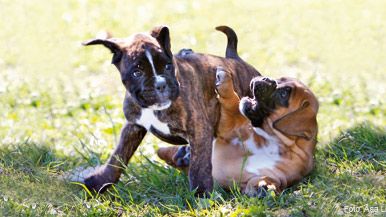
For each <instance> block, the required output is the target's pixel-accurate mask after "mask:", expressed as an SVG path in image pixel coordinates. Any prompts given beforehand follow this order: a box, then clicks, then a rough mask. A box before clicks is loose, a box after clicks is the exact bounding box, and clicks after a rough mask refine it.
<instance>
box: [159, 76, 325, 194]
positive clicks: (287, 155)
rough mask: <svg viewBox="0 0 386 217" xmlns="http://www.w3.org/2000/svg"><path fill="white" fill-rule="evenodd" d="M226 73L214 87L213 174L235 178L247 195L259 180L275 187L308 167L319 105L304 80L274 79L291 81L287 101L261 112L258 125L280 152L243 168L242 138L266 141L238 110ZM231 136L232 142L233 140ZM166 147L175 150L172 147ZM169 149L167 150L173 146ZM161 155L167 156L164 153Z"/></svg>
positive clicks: (222, 180)
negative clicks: (254, 167)
mask: <svg viewBox="0 0 386 217" xmlns="http://www.w3.org/2000/svg"><path fill="white" fill-rule="evenodd" d="M227 75H228V77H227V78H226V79H225V80H224V81H223V83H222V84H221V85H220V86H218V87H217V90H218V94H219V98H218V99H219V102H220V104H221V117H220V122H219V127H218V129H217V138H216V140H215V141H214V142H213V152H212V166H213V170H212V174H213V178H214V179H215V180H216V181H217V182H218V183H219V184H220V185H221V186H222V187H225V188H228V187H231V186H233V184H234V183H235V182H236V183H238V185H239V186H240V187H241V190H242V192H244V193H245V194H248V195H254V193H255V192H256V190H257V188H258V187H261V186H266V187H267V188H268V189H272V190H274V191H275V192H276V193H280V192H281V191H282V190H283V189H285V188H287V187H289V186H290V185H292V184H294V183H296V182H298V181H300V180H301V179H302V178H303V177H304V176H305V175H307V174H308V173H309V172H310V171H311V170H312V169H313V165H314V159H313V156H314V150H315V145H316V135H317V123H316V114H317V112H318V107H319V105H318V102H317V99H316V97H315V96H314V95H313V93H312V92H311V91H310V90H309V89H308V88H307V87H306V86H305V85H304V84H302V83H301V82H299V81H297V80H295V79H290V78H281V79H279V80H277V82H278V87H281V86H291V87H292V93H291V96H290V100H289V106H288V107H287V108H285V107H280V108H278V109H276V110H275V111H274V112H273V113H272V114H271V115H269V117H268V118H266V120H265V121H264V123H263V126H262V129H263V130H264V131H265V132H266V133H267V134H268V135H269V136H271V137H273V138H276V141H277V143H275V145H277V146H279V156H280V158H279V161H277V162H276V164H275V165H274V167H273V168H263V169H259V171H256V173H251V172H248V171H247V170H246V169H245V160H246V159H248V157H249V156H250V155H251V153H250V152H249V151H248V150H247V147H246V141H247V140H248V138H250V137H251V136H253V141H254V145H256V147H257V148H258V149H259V148H262V147H264V146H265V145H266V144H267V141H266V140H265V139H264V138H263V137H262V136H260V135H259V134H257V133H256V132H255V131H254V128H253V127H252V125H251V123H250V121H249V120H248V119H247V118H245V117H244V116H243V115H242V114H241V113H240V112H239V101H240V98H239V97H238V95H237V94H236V92H235V91H234V88H233V83H232V77H231V75H230V74H227ZM235 141H237V144H233V143H234V142H235ZM170 148H171V149H173V150H174V149H175V150H177V149H176V148H175V147H170ZM165 149H168V148H165ZM171 149H170V150H169V151H171V152H173V150H171ZM174 153H175V152H174ZM169 155H170V156H172V155H173V154H171V153H170V154H169ZM161 158H162V159H164V160H167V158H165V156H162V157H161ZM167 162H170V159H169V160H167ZM169 164H171V165H173V164H172V163H169Z"/></svg>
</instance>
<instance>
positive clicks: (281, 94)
mask: <svg viewBox="0 0 386 217" xmlns="http://www.w3.org/2000/svg"><path fill="white" fill-rule="evenodd" d="M290 92H291V89H290V88H283V89H281V90H280V92H279V97H280V98H282V99H287V98H288V97H289V95H290Z"/></svg>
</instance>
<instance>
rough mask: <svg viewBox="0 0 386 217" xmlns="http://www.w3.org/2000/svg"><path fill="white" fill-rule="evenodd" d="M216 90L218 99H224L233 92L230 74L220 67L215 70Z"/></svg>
mask: <svg viewBox="0 0 386 217" xmlns="http://www.w3.org/2000/svg"><path fill="white" fill-rule="evenodd" d="M216 90H217V93H218V94H219V95H220V97H226V96H227V95H228V94H230V93H232V91H233V82H232V74H231V73H230V72H227V71H225V70H224V68H222V67H221V66H218V67H217V69H216Z"/></svg>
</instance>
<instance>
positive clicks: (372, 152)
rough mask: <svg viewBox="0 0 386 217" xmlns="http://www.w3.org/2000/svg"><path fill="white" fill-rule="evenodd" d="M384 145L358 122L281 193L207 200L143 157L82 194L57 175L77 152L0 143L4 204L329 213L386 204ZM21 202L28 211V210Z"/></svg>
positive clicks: (218, 194) (89, 209) (381, 135)
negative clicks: (106, 185)
mask: <svg viewBox="0 0 386 217" xmlns="http://www.w3.org/2000/svg"><path fill="white" fill-rule="evenodd" d="M385 144H386V133H385V129H382V128H380V127H376V126H374V125H373V124H371V123H369V122H365V123H361V124H358V125H356V126H354V127H352V128H350V129H348V130H345V131H344V132H342V133H341V134H340V135H339V136H338V137H337V138H335V139H334V140H333V141H331V142H330V143H329V144H327V145H325V146H323V147H319V148H318V150H317V152H316V168H315V170H314V171H313V172H312V173H311V174H310V176H308V177H306V178H305V179H304V180H303V181H302V182H301V183H299V184H297V185H295V186H293V187H291V188H289V189H287V190H286V191H285V192H284V193H282V195H280V196H274V195H271V196H268V197H267V198H264V199H257V198H248V197H246V196H244V195H241V194H240V192H239V190H238V189H237V188H234V189H232V190H231V192H225V191H224V190H222V189H220V188H216V191H215V192H214V193H213V194H212V197H211V198H210V199H206V200H200V199H197V198H195V197H194V195H193V193H192V192H190V191H189V183H188V178H187V176H186V175H184V174H182V173H181V172H179V171H177V170H175V169H172V168H169V167H165V166H164V165H162V164H160V163H158V162H153V161H151V160H148V159H147V158H146V157H143V156H140V158H141V159H140V161H139V162H138V163H130V164H129V165H128V166H126V167H125V169H124V174H123V176H122V177H121V181H120V182H119V183H117V184H116V185H114V186H113V187H112V188H110V189H109V190H108V193H105V194H103V195H96V196H93V197H92V198H90V197H86V192H84V191H83V190H79V189H80V188H79V187H76V185H71V184H68V183H64V182H63V181H60V180H58V178H57V177H58V174H60V173H61V171H65V170H69V168H70V167H71V165H74V164H73V162H74V161H78V160H79V158H77V159H74V158H75V157H69V156H64V155H61V154H60V153H58V152H55V151H53V150H51V149H50V148H49V147H48V146H44V145H36V144H31V143H23V144H20V145H17V146H5V147H2V148H1V149H0V166H1V167H0V169H1V171H0V176H1V179H0V189H1V192H0V194H1V195H0V196H2V197H7V198H11V199H9V201H11V200H14V203H6V204H5V205H4V204H3V205H2V206H3V208H4V207H5V210H15V209H16V210H18V209H19V210H23V209H24V211H23V212H22V211H20V212H21V213H24V214H25V212H26V211H25V210H27V214H28V212H31V213H34V210H35V209H32V207H33V206H34V205H33V204H34V203H35V204H36V203H37V204H43V205H40V206H41V209H40V211H41V212H42V213H45V211H48V210H50V209H54V210H55V209H56V210H57V211H55V212H63V213H69V212H70V213H81V212H86V213H94V214H101V213H104V214H113V215H116V214H119V213H121V212H130V213H132V214H133V215H151V214H154V213H158V214H170V213H185V214H188V215H205V213H208V212H209V213H210V214H211V215H212V214H214V213H217V214H225V215H226V214H227V213H228V214H229V213H238V214H241V215H246V216H248V215H253V216H254V215H264V214H273V215H281V214H283V215H294V216H305V215H317V214H319V215H320V214H321V212H323V215H334V214H336V213H341V212H342V210H343V208H344V207H345V206H347V205H356V206H363V205H365V204H368V205H372V206H377V205H382V204H385V203H386V201H385V198H384V195H385V194H386V192H385V189H386V185H385V180H384V178H385V166H386V145H385ZM12 197H13V198H12ZM0 199H1V198H0ZM0 201H1V200H0ZM17 201H18V202H17ZM84 201H88V202H84ZM84 203H90V204H91V205H89V206H87V205H86V206H85V205H84ZM25 204H27V206H28V207H30V209H25ZM96 204H99V205H96ZM100 204H102V205H103V206H104V209H102V212H101V211H100V210H101V208H98V206H100ZM106 207H108V208H106ZM143 207H146V208H143ZM36 210H39V209H36ZM322 210H324V211H322ZM3 212H4V210H3ZM38 213H40V212H38ZM3 214H4V213H3ZM341 214H342V213H341ZM359 214H363V213H359ZM366 214H368V213H366Z"/></svg>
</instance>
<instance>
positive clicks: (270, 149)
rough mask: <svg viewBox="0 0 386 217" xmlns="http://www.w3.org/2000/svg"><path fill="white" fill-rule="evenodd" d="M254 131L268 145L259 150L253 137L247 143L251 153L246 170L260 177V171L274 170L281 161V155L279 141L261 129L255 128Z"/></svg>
mask: <svg viewBox="0 0 386 217" xmlns="http://www.w3.org/2000/svg"><path fill="white" fill-rule="evenodd" d="M254 130H255V132H256V133H257V134H258V135H260V136H262V137H263V138H264V139H265V140H266V145H265V146H264V147H261V148H258V147H257V146H256V144H255V141H254V139H253V136H251V137H250V138H249V139H248V140H246V141H245V145H246V148H247V149H248V151H249V152H250V153H251V155H250V156H248V159H247V162H246V166H245V169H246V170H247V171H248V172H250V173H254V174H257V175H258V174H259V170H260V169H272V168H273V167H274V166H275V164H276V162H278V161H279V160H280V155H279V145H278V141H277V139H276V138H275V137H273V136H270V135H268V134H267V133H266V132H265V131H264V130H262V129H261V128H254Z"/></svg>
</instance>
